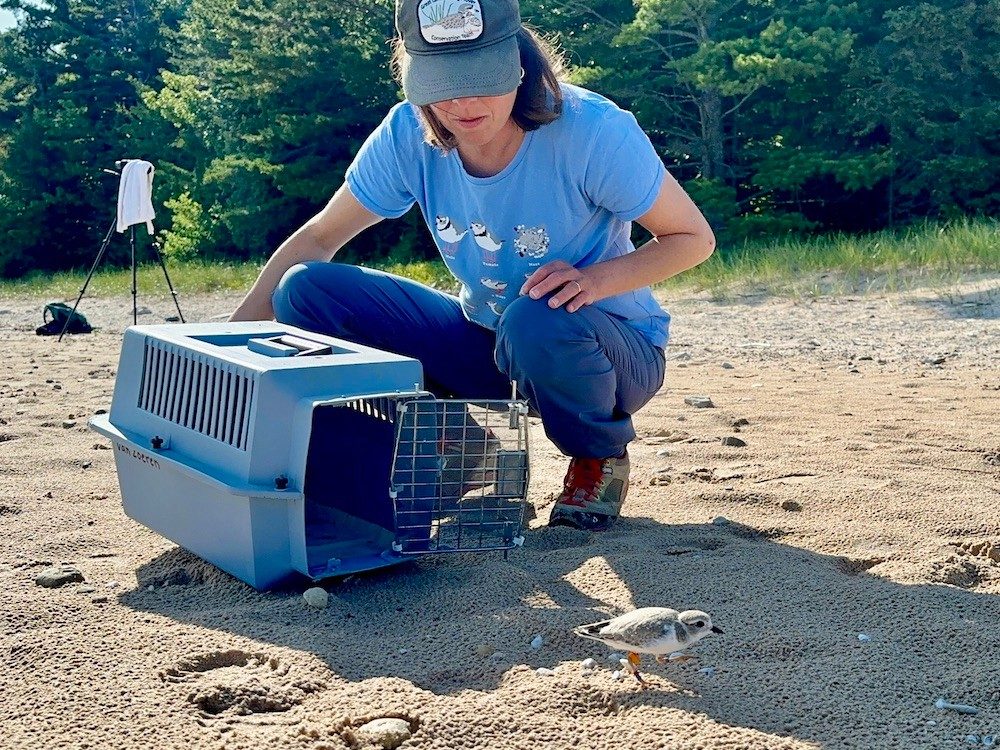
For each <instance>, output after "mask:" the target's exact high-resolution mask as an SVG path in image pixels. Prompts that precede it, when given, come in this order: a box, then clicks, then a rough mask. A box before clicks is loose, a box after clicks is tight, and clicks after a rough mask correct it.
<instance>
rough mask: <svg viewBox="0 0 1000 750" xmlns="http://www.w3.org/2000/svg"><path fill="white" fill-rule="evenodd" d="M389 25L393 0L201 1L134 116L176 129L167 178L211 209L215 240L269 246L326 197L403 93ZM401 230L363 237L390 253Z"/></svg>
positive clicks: (176, 190)
mask: <svg viewBox="0 0 1000 750" xmlns="http://www.w3.org/2000/svg"><path fill="white" fill-rule="evenodd" d="M391 33H392V13H391V5H390V4H389V3H388V2H378V3H374V4H373V3H369V2H355V3H340V4H336V3H331V4H303V3H300V2H293V1H292V0H270V1H267V2H265V1H264V0H254V1H252V2H249V3H247V2H241V3H236V2H235V1H234V0H192V3H191V6H190V8H189V10H188V14H187V17H186V18H185V20H184V22H183V24H182V25H181V28H180V31H179V33H178V36H177V44H176V48H175V51H174V55H173V58H172V60H171V70H170V71H164V73H163V75H162V77H161V79H160V81H158V82H157V86H151V87H149V88H148V89H147V90H145V91H144V95H143V104H144V107H143V108H142V109H141V110H140V111H137V112H136V113H135V116H136V117H137V118H138V119H140V120H142V121H144V122H146V123H148V124H149V128H148V130H149V132H151V133H159V132H163V131H164V130H166V131H167V132H169V133H170V136H169V137H168V138H167V139H166V140H165V143H167V144H169V148H166V149H164V150H163V151H162V152H161V158H162V160H163V161H164V162H165V164H166V165H168V166H167V170H168V173H169V175H170V176H169V179H168V182H166V183H165V187H166V190H167V193H168V194H169V195H171V196H172V197H176V196H180V195H181V194H182V193H187V194H188V198H187V199H186V200H187V201H188V205H189V207H190V204H191V203H192V202H193V203H194V204H196V205H197V206H199V207H200V208H201V209H203V210H202V216H204V217H206V218H207V220H208V221H209V222H211V227H210V231H209V234H208V235H206V236H211V237H212V240H211V243H210V246H206V247H205V248H204V251H205V252H208V253H212V252H222V253H226V254H237V255H242V256H244V257H246V256H250V255H260V254H266V253H268V252H270V251H272V250H273V249H274V248H275V247H277V245H278V244H279V243H280V242H281V241H282V240H283V239H284V238H285V237H287V236H288V234H290V233H291V232H292V231H293V230H294V229H295V228H297V227H298V226H299V225H300V224H301V223H302V222H304V221H305V220H306V219H307V218H308V217H309V216H311V215H312V214H313V213H315V212H316V211H317V210H318V209H319V208H320V207H321V206H322V205H323V204H324V203H325V202H326V201H327V200H328V199H329V198H330V196H331V195H332V194H333V191H334V190H335V189H336V188H337V186H338V185H339V184H340V182H341V181H342V180H343V175H344V171H345V170H346V168H347V166H348V164H349V163H350V161H351V159H352V158H353V155H354V154H355V153H356V152H357V150H358V148H360V146H361V143H362V142H363V141H364V139H365V138H366V137H367V135H368V133H369V132H371V130H372V129H374V127H375V126H376V125H377V124H378V122H379V121H380V120H381V119H382V117H383V116H384V115H385V113H386V111H387V110H388V108H389V107H390V106H391V105H392V104H393V103H395V102H396V101H397V100H398V99H397V94H396V87H395V84H393V82H392V80H391V77H390V75H389V71H388V64H387V63H388V46H387V45H386V44H385V43H384V42H385V40H387V39H388V38H389V37H390V36H391ZM157 119H159V121H160V122H159V124H156V122H155V121H156V120H157ZM400 231H401V230H400V228H399V227H398V226H397V227H395V228H388V229H383V230H382V234H381V236H380V235H379V234H378V233H376V234H375V236H374V237H373V238H368V239H367V240H366V242H367V243H368V244H370V245H372V252H385V251H386V250H387V248H388V247H389V246H390V245H392V244H396V243H397V242H398V240H399V237H400Z"/></svg>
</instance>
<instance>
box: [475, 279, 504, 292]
mask: <svg viewBox="0 0 1000 750" xmlns="http://www.w3.org/2000/svg"><path fill="white" fill-rule="evenodd" d="M479 283H480V284H482V285H483V286H484V287H486V288H487V289H489V290H490V291H492V292H493V293H494V294H503V293H504V292H505V291H507V282H506V281H497V280H496V279H486V278H483V279H480V280H479Z"/></svg>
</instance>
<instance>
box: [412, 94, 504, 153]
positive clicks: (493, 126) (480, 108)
mask: <svg viewBox="0 0 1000 750" xmlns="http://www.w3.org/2000/svg"><path fill="white" fill-rule="evenodd" d="M516 98H517V91H511V92H510V93H509V94H500V95H499V96H467V97H463V98H461V99H446V100H445V101H442V102H435V103H433V104H431V109H432V110H433V111H434V114H435V115H437V118H438V120H440V121H441V124H442V125H444V127H445V128H447V129H448V130H449V131H450V132H451V133H452V134H453V135H454V136H455V139H456V140H457V141H458V142H459V144H460V145H467V146H485V145H486V144H488V143H490V142H491V141H492V140H493V139H494V138H496V137H497V135H498V134H500V133H501V132H503V131H505V130H507V129H509V128H510V127H511V126H513V125H514V121H513V120H512V119H511V117H510V113H511V111H512V110H513V109H514V100H515V99H516Z"/></svg>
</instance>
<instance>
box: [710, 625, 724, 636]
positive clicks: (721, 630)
mask: <svg viewBox="0 0 1000 750" xmlns="http://www.w3.org/2000/svg"><path fill="white" fill-rule="evenodd" d="M712 632H713V633H718V634H719V635H725V631H724V630H723V629H722V628H717V627H716V626H715V625H713V626H712Z"/></svg>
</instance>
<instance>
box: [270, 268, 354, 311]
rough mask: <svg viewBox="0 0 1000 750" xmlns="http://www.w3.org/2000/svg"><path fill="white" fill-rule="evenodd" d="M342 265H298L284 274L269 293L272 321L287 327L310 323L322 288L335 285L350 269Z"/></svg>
mask: <svg viewBox="0 0 1000 750" xmlns="http://www.w3.org/2000/svg"><path fill="white" fill-rule="evenodd" d="M351 268H353V266H349V265H347V264H343V263H324V262H321V261H312V262H308V263H297V264H296V265H294V266H292V267H291V268H289V269H288V270H287V271H285V274H284V275H283V276H282V277H281V280H280V281H279V282H278V284H277V286H275V288H274V291H273V292H272V293H271V307H272V309H273V310H274V317H275V320H277V321H279V322H281V323H288V324H289V325H302V324H303V323H305V322H307V321H309V320H311V319H312V318H313V317H314V316H313V315H312V314H311V312H312V311H313V310H315V308H316V306H317V305H318V304H322V301H321V299H320V298H321V297H322V296H323V291H322V290H323V289H324V288H326V287H328V286H331V287H332V285H334V284H338V283H340V282H338V280H337V279H338V277H340V276H343V275H344V274H345V273H349V271H348V270H347V269H351Z"/></svg>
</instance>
